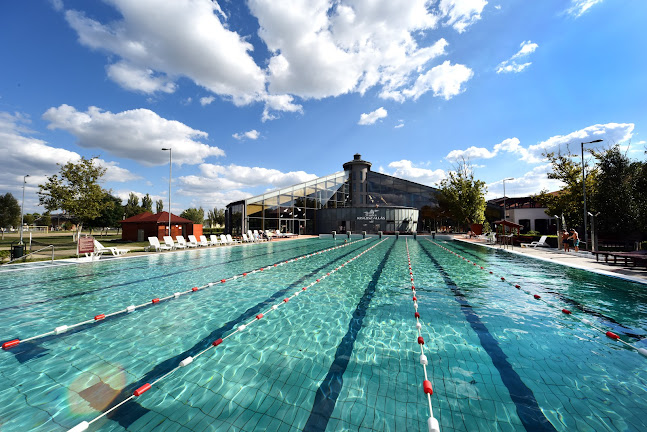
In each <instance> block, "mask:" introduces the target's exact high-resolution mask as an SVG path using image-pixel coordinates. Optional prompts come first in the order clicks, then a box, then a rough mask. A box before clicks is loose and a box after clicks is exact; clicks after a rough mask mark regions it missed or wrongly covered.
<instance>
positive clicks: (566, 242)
mask: <svg viewBox="0 0 647 432" xmlns="http://www.w3.org/2000/svg"><path fill="white" fill-rule="evenodd" d="M562 244H563V246H564V252H569V251H570V250H571V241H570V240H569V239H568V231H566V230H564V231H562Z"/></svg>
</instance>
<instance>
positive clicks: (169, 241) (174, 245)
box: [163, 236, 177, 249]
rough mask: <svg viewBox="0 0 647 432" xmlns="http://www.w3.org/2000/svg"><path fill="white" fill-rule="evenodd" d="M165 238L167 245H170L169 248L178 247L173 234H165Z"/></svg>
mask: <svg viewBox="0 0 647 432" xmlns="http://www.w3.org/2000/svg"><path fill="white" fill-rule="evenodd" d="M163 238H164V244H165V245H166V246H168V247H169V248H171V249H175V248H176V247H177V245H176V244H175V242H174V241H173V237H171V236H164V237H163Z"/></svg>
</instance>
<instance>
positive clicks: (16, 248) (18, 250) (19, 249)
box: [11, 245, 25, 260]
mask: <svg viewBox="0 0 647 432" xmlns="http://www.w3.org/2000/svg"><path fill="white" fill-rule="evenodd" d="M24 254H25V245H13V246H12V247H11V259H12V260H15V259H18V258H20V257H22V256H23V255H24Z"/></svg>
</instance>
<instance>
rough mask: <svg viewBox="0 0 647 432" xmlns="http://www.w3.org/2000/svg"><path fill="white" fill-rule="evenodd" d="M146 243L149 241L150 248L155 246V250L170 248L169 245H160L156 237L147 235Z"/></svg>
mask: <svg viewBox="0 0 647 432" xmlns="http://www.w3.org/2000/svg"><path fill="white" fill-rule="evenodd" d="M148 243H150V245H151V247H152V248H155V251H156V252H159V251H163V250H171V249H172V248H171V247H170V246H167V245H161V244H160V241H159V239H158V238H157V237H148Z"/></svg>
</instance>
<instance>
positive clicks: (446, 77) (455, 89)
mask: <svg viewBox="0 0 647 432" xmlns="http://www.w3.org/2000/svg"><path fill="white" fill-rule="evenodd" d="M473 75H474V73H473V72H472V70H471V69H470V68H468V67H466V66H463V65H461V64H455V65H453V66H452V64H451V63H450V62H449V60H446V61H445V62H443V64H441V65H438V66H435V67H434V68H432V69H431V70H429V71H427V72H426V73H425V74H423V75H420V76H418V79H416V82H415V84H414V85H413V87H411V88H409V89H405V90H403V91H402V94H403V95H404V96H406V97H409V98H413V100H417V99H418V98H419V97H420V96H422V95H423V94H425V93H427V92H428V91H429V90H433V91H434V96H442V97H443V98H445V100H449V99H451V98H452V97H454V96H456V95H458V94H460V93H461V92H463V91H464V89H462V88H461V87H462V85H463V84H464V83H465V82H467V81H468V80H469V79H470V78H472V76H473ZM396 100H397V98H396Z"/></svg>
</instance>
